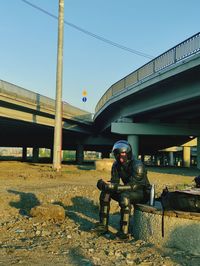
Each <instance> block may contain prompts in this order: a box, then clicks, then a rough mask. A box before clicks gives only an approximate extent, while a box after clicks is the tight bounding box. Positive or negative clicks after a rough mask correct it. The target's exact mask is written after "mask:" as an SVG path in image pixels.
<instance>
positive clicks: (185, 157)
mask: <svg viewBox="0 0 200 266" xmlns="http://www.w3.org/2000/svg"><path fill="white" fill-rule="evenodd" d="M183 166H184V167H190V147H186V146H184V147H183Z"/></svg>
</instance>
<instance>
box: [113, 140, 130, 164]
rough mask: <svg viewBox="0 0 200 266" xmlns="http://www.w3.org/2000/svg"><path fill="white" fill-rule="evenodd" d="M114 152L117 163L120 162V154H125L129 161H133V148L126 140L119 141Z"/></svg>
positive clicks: (114, 147)
mask: <svg viewBox="0 0 200 266" xmlns="http://www.w3.org/2000/svg"><path fill="white" fill-rule="evenodd" d="M112 152H113V154H114V157H115V159H116V161H118V162H119V157H120V153H122V152H125V153H126V157H127V161H130V160H131V159H132V148H131V145H130V144H129V143H128V141H126V140H119V141H117V142H116V143H115V144H114V146H113V149H112Z"/></svg>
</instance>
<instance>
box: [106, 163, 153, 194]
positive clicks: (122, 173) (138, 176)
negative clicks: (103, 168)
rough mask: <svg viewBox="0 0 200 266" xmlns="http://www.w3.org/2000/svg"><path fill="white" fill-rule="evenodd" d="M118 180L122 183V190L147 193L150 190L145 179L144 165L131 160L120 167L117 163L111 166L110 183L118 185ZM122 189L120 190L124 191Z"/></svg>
mask: <svg viewBox="0 0 200 266" xmlns="http://www.w3.org/2000/svg"><path fill="white" fill-rule="evenodd" d="M120 180H121V181H122V182H121V183H123V186H120V187H123V188H124V189H125V188H127V190H131V191H134V190H138V189H142V190H144V191H146V190H147V191H148V189H149V188H150V183H149V180H148V178H147V170H146V168H145V166H144V164H143V163H142V162H141V161H139V160H135V159H132V160H130V161H129V162H128V163H126V164H125V165H121V164H120V163H118V162H117V161H115V162H114V163H113V165H112V170H111V180H110V181H111V183H114V184H118V185H119V184H120ZM123 188H122V190H124V189H123Z"/></svg>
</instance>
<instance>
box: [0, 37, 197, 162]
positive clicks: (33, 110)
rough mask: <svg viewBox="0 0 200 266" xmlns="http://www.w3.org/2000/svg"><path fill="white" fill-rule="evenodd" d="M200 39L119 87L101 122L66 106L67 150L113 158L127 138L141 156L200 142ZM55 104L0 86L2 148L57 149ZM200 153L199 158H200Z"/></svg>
mask: <svg viewBox="0 0 200 266" xmlns="http://www.w3.org/2000/svg"><path fill="white" fill-rule="evenodd" d="M199 70H200V33H198V34H196V35H194V36H192V37H191V38H189V39H187V40H185V41H184V42H182V43H180V44H178V45H177V46H175V47H173V48H172V49H170V50H168V51H166V52H165V53H163V54H162V55H160V56H158V57H156V58H155V59H153V60H152V61H150V62H149V63H147V64H146V65H144V66H142V67H141V68H139V69H137V70H136V71H134V72H133V73H131V74H129V75H127V76H126V77H124V78H123V79H121V80H120V81H118V82H116V83H115V84H113V85H112V86H111V87H110V88H109V89H108V90H107V91H106V93H105V94H104V95H103V96H102V98H101V99H100V100H99V102H98V104H97V106H96V110H95V116H94V118H93V117H92V114H90V113H88V112H85V111H83V110H80V109H79V108H75V107H73V106H71V105H69V104H68V103H63V134H62V136H63V140H62V142H63V145H62V147H63V149H73V150H77V151H78V152H77V154H78V156H77V157H82V154H83V150H95V151H101V152H105V153H109V152H110V150H111V148H112V145H113V143H114V142H115V141H116V140H118V139H120V138H127V139H128V140H129V141H130V142H131V144H132V146H133V149H134V153H135V155H136V156H137V155H138V154H140V155H145V154H156V152H157V151H158V150H160V149H163V148H166V147H169V146H174V145H176V146H177V145H180V144H183V143H184V142H186V141H187V140H189V139H190V138H194V137H198V141H197V146H198V147H199V136H200V125H199V121H200V77H199V73H200V72H199ZM54 113H55V101H54V100H53V99H50V98H48V97H45V96H42V95H40V94H37V93H33V92H31V91H28V90H26V89H23V88H20V87H18V86H16V85H13V84H10V83H8V82H5V81H0V129H1V130H0V146H3V147H5V146H7V147H23V148H24V154H25V150H26V147H33V148H34V149H35V150H36V151H37V149H38V148H39V147H45V148H50V149H52V145H53V132H54ZM199 150H200V149H199V148H198V158H200V155H199ZM199 166H200V165H199Z"/></svg>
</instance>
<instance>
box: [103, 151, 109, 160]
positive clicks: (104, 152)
mask: <svg viewBox="0 0 200 266" xmlns="http://www.w3.org/2000/svg"><path fill="white" fill-rule="evenodd" d="M104 158H110V152H109V151H103V152H102V153H101V159H104Z"/></svg>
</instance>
